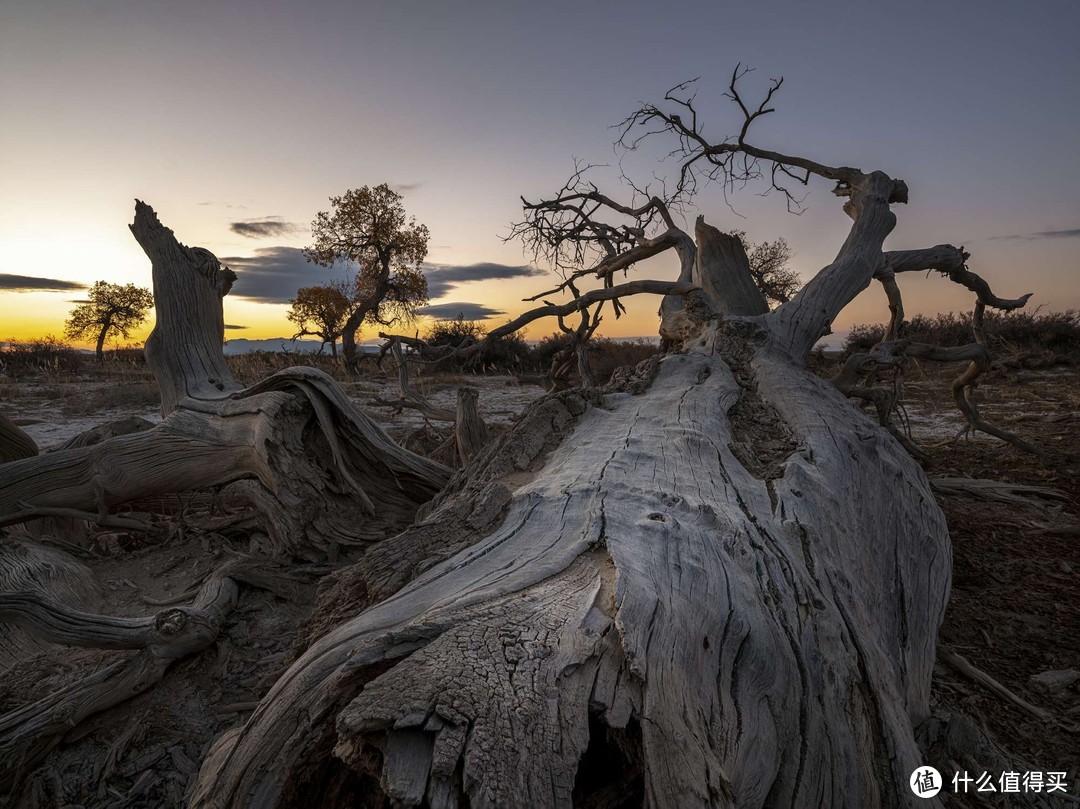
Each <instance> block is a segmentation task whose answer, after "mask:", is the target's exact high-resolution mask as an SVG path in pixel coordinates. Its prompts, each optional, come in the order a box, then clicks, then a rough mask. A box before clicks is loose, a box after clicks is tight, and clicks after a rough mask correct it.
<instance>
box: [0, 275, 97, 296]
mask: <svg viewBox="0 0 1080 809" xmlns="http://www.w3.org/2000/svg"><path fill="white" fill-rule="evenodd" d="M75 289H86V284H78V283H75V282H74V281H61V280H60V279H58V278H39V277H37V276H35V275H11V274H9V273H0V290H2V291H4V292H71V291H72V290H75Z"/></svg>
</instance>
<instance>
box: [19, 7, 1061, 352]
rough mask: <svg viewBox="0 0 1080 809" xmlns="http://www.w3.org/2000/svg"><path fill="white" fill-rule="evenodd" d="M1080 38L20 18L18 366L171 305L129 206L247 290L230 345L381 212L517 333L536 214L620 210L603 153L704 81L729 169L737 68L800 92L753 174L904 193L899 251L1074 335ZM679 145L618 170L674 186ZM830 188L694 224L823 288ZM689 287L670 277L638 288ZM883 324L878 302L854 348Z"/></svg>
mask: <svg viewBox="0 0 1080 809" xmlns="http://www.w3.org/2000/svg"><path fill="white" fill-rule="evenodd" d="M1078 26H1080V4H1077V3H1075V2H1071V1H1070V2H1056V1H1055V0H1046V1H1045V2H1040V1H1039V0H1034V1H1033V2H1031V3H1027V4H1024V5H1023V6H1021V4H1018V3H1016V2H1000V1H999V0H971V1H970V2H969V1H968V0H953V1H951V2H944V1H943V0H936V1H935V2H921V0H913V1H912V2H905V3H889V4H882V3H865V2H860V3H856V2H840V1H839V0H829V1H827V2H822V1H821V0H819V1H818V2H814V3H807V2H801V1H800V2H758V3H746V2H739V3H732V2H726V0H711V2H667V3H657V2H647V3H639V2H636V1H635V0H620V2H606V1H605V0H601V1H598V2H580V0H577V2H563V1H562V0H545V2H543V3H538V2H515V1H514V0H500V1H499V2H459V3H447V2H435V1H425V2H419V1H417V2H411V1H410V0H397V2H274V0H268V1H260V2H230V3H220V2H203V1H202V0H185V2H183V3H177V2H156V1H155V0H137V2H129V0H97V1H96V2H75V1H74V0H70V1H69V2H56V1H55V0H33V1H32V2H24V1H23V0H5V2H4V3H3V4H2V5H0V339H7V338H11V337H14V338H16V339H29V338H33V337H39V336H42V335H44V334H48V333H53V334H60V333H61V332H62V331H63V321H64V319H65V318H66V316H67V313H68V312H69V311H70V309H71V308H72V306H73V303H72V301H77V300H79V299H80V295H81V291H82V289H83V288H84V287H87V286H89V285H91V284H92V283H94V282H95V281H97V280H107V281H110V282H114V283H128V282H133V283H136V284H140V285H145V286H149V285H150V264H149V260H148V259H147V258H146V257H145V255H144V254H143V253H142V252H141V250H140V249H139V247H138V245H137V244H136V243H135V241H134V239H133V238H132V237H131V234H130V232H129V231H128V229H127V225H128V223H130V222H131V221H132V216H133V210H134V200H135V199H136V198H138V199H142V200H144V201H146V202H148V203H149V204H151V205H152V206H153V207H154V208H155V209H156V210H157V212H158V214H159V215H160V217H161V219H162V221H163V222H164V223H165V224H166V225H168V226H169V227H171V228H172V229H173V230H174V231H175V232H176V234H177V236H178V238H179V239H180V240H181V241H182V242H184V243H186V244H189V245H197V246H202V247H205V248H207V249H209V250H211V251H213V252H214V253H215V254H216V255H218V256H219V257H221V258H222V260H223V261H225V262H226V263H227V264H229V265H230V266H231V267H233V268H234V269H235V270H236V271H237V272H238V274H239V280H238V281H237V283H236V286H235V287H234V289H233V292H232V294H230V295H229V297H228V298H226V300H225V320H226V323H228V324H230V326H234V327H237V328H234V329H232V330H230V331H228V332H227V336H228V337H241V336H242V337H249V338H268V337H279V336H282V335H287V334H291V332H292V331H293V329H292V327H291V324H289V323H288V322H287V321H286V319H285V312H286V310H287V304H286V302H287V301H288V299H289V298H290V297H292V296H293V294H294V293H295V290H296V289H297V288H298V287H301V286H308V285H311V284H317V283H323V282H326V281H328V280H330V278H331V274H330V273H329V272H328V271H327V270H325V269H323V268H320V267H318V266H315V265H311V264H308V263H306V262H305V261H304V260H303V257H302V254H301V252H300V250H301V248H303V247H304V246H305V245H306V244H308V243H309V241H310V230H309V228H310V224H311V221H312V219H314V217H315V215H316V213H317V212H318V211H320V210H327V209H328V208H329V203H328V198H329V197H331V196H336V195H340V194H342V193H344V191H345V190H346V189H349V188H357V187H360V186H363V185H376V184H378V183H382V182H386V183H389V184H391V185H392V186H393V187H394V188H396V189H397V190H398V191H399V192H400V193H401V194H402V195H403V196H404V203H405V207H406V209H407V210H408V212H409V213H411V214H413V215H415V216H416V218H417V220H418V221H420V222H422V223H424V224H426V225H427V226H428V227H429V229H430V231H431V242H430V250H429V255H428V262H429V265H430V266H429V279H430V282H431V291H432V307H433V309H432V310H431V312H432V314H433V315H435V316H451V317H452V316H454V315H456V314H457V313H458V312H462V313H464V314H466V315H467V316H486V317H487V318H488V320H487V321H486V323H487V325H488V326H495V325H498V324H499V323H501V322H504V321H505V320H507V319H509V318H510V317H511V316H513V315H516V314H518V313H519V312H521V311H523V310H524V309H526V308H528V306H529V305H528V304H525V303H522V302H521V298H523V297H525V296H527V295H529V294H533V293H536V292H539V291H541V290H543V289H545V288H547V287H550V286H551V285H552V283H553V281H555V280H557V278H556V277H555V276H554V275H553V274H552V273H551V272H550V270H549V268H547V267H546V266H545V265H543V264H536V263H535V262H533V260H532V256H530V255H526V254H523V251H522V246H521V244H520V243H515V242H506V241H504V237H505V236H506V235H507V232H508V229H509V225H510V223H511V222H512V221H514V220H515V219H518V218H520V216H521V200H520V197H521V196H525V197H526V198H528V199H536V198H538V197H542V196H548V195H551V194H552V193H554V192H555V191H557V190H558V188H559V187H560V186H561V185H562V183H563V182H564V180H565V179H566V177H567V176H568V175H569V173H570V171H571V169H572V167H573V161H574V159H579V160H583V161H586V162H590V163H596V164H608V167H607V168H604V167H603V166H601V168H599V169H598V170H597V172H596V175H597V181H598V182H599V184H600V185H601V186H602V188H603V190H605V191H606V192H608V193H610V194H611V195H612V196H619V197H620V198H625V199H629V189H627V188H626V187H625V186H622V185H620V184H619V179H618V173H619V172H618V166H619V163H618V161H619V155H618V154H616V153H615V151H614V150H613V148H612V141H613V140H614V139H615V138H616V136H617V133H616V131H615V130H614V129H612V126H613V125H615V124H617V123H618V122H619V121H620V120H622V119H623V118H624V117H625V116H627V115H628V114H630V113H631V112H633V111H634V110H635V109H636V108H637V106H638V105H639V104H640V103H641V102H650V101H659V100H661V99H662V97H663V94H664V92H665V91H666V90H667V89H668V88H669V87H671V86H673V85H675V84H677V83H679V82H681V81H684V80H686V79H691V78H695V77H700V81H699V83H698V84H699V91H698V105H699V113H700V115H701V118H702V120H703V121H704V122H705V126H706V132H707V133H708V134H710V135H713V136H715V138H716V140H720V139H722V138H723V137H724V136H725V135H728V134H731V133H732V132H734V131H735V130H736V129H737V126H738V124H739V122H740V121H739V118H738V113H737V109H736V108H734V107H733V105H732V104H731V103H730V102H729V101H728V100H726V99H725V98H723V95H722V94H723V92H724V90H725V89H726V86H727V82H728V78H729V76H730V73H731V71H732V69H733V67H734V66H735V65H736V64H737V63H740V62H741V63H743V64H745V65H750V66H752V67H753V68H755V72H754V73H752V74H750V75H749V76H748V77H747V83H746V89H747V91H749V92H753V91H754V90H760V89H761V88H762V87H764V86H765V84H766V82H767V81H768V80H769V79H770V78H775V77H779V76H783V77H784V79H785V82H784V86H783V89H782V90H781V92H780V93H779V95H778V96H777V97H776V99H775V102H776V103H775V106H776V108H777V112H776V113H774V114H772V115H770V116H768V117H767V118H764V119H762V120H761V121H760V122H758V123H757V124H755V132H756V134H755V135H754V137H753V138H752V140H754V141H755V142H756V143H757V144H758V145H760V146H762V147H766V148H774V149H777V150H779V151H784V152H788V153H795V154H801V155H804V156H806V157H810V158H812V159H815V160H819V161H821V162H823V163H827V164H832V165H852V166H857V167H859V168H862V169H864V170H867V171H869V170H873V169H881V170H883V171H885V172H887V173H889V174H890V175H891V176H894V177H898V178H902V179H904V180H906V181H907V183H908V186H909V188H910V203H909V204H908V205H906V206H895V210H896V213H897V217H898V225H897V227H896V229H895V230H894V231H893V234H892V235H891V236H890V238H889V240H888V241H887V242H886V248H887V249H901V248H916V247H925V246H930V245H934V244H939V243H946V242H947V243H952V244H957V245H960V244H962V245H964V246H965V247H966V248H967V249H968V250H969V251H970V252H971V253H972V259H971V262H970V265H969V266H970V268H971V269H972V270H974V271H975V272H978V273H980V274H981V275H983V276H984V277H985V278H987V279H988V280H989V281H990V282H991V284H992V286H993V287H994V290H995V292H997V293H998V294H999V295H1001V296H1003V297H1014V296H1019V295H1020V294H1022V293H1025V292H1033V293H1035V294H1034V297H1033V298H1032V300H1031V303H1030V304H1029V305H1030V306H1042V307H1044V308H1045V309H1049V310H1063V309H1068V308H1080V276H1078V270H1080V159H1078V156H1077V153H1076V143H1077V138H1078V134H1080V103H1078V102H1080V89H1078V88H1080V49H1078V48H1077V47H1076V44H1075V32H1076V30H1078ZM671 145H672V144H670V143H668V142H665V141H660V140H658V141H656V143H655V144H653V145H652V146H650V147H649V149H650V151H647V152H643V153H639V154H635V155H633V156H631V158H630V159H629V160H628V161H626V162H624V163H623V164H622V167H623V169H624V170H625V171H626V172H627V173H628V174H630V175H631V176H632V177H633V179H635V180H636V181H637V182H639V183H644V182H648V181H649V180H650V178H653V177H661V178H663V177H665V176H666V177H669V178H670V177H673V176H674V173H675V169H674V166H673V165H672V164H670V163H665V162H662V161H661V160H660V157H662V156H663V154H664V153H665V152H666V149H665V148H664V147H665V146H667V147H668V148H670V146H671ZM829 188H830V185H829V184H828V183H826V182H825V181H816V182H814V181H811V185H810V187H809V189H808V190H809V196H808V197H807V199H806V201H805V207H806V209H805V211H804V212H803V213H802V214H801V215H799V216H795V215H791V214H789V213H788V212H787V210H786V208H785V205H784V201H783V199H782V198H780V197H778V196H777V195H775V194H774V195H769V196H761V195H760V192H761V191H762V190H764V189H763V188H760V187H748V188H745V189H740V190H737V191H736V192H735V193H734V194H732V195H729V197H728V199H726V200H725V198H724V195H723V194H721V193H720V189H718V188H715V187H714V188H709V189H706V190H704V191H703V192H702V193H700V194H699V196H698V197H697V198H696V199H695V200H694V203H693V205H692V206H691V207H690V208H689V209H688V210H687V212H686V216H687V223H688V225H689V226H691V227H692V224H693V219H694V217H695V216H696V215H697V214H698V213H701V214H704V216H705V218H706V221H708V222H710V223H711V224H714V225H716V226H717V227H719V228H721V229H722V230H730V229H733V228H738V229H741V230H744V231H746V232H747V234H748V237H749V238H750V240H751V241H754V242H759V241H763V240H772V239H775V238H777V237H781V236H782V237H784V238H785V239H786V240H787V241H788V243H789V244H790V245H791V247H792V250H793V259H792V266H793V268H794V269H795V270H797V271H798V272H799V273H800V274H801V275H802V276H803V277H804V278H809V277H811V276H812V275H813V274H814V273H815V272H817V271H818V270H819V269H820V268H821V267H823V266H825V265H826V264H828V262H829V261H830V260H831V259H832V257H833V256H834V255H835V254H836V251H837V250H838V249H839V247H840V245H841V243H842V242H843V239H844V237H845V235H846V232H847V229H848V226H849V224H850V221H849V220H848V219H847V217H846V216H845V215H844V214H843V212H842V210H841V208H840V204H839V203H838V201H837V200H836V198H834V197H833V196H832V195H831V194H830V193H829ZM675 272H676V267H675V263H674V261H673V259H672V258H670V257H664V258H660V259H657V260H655V261H652V262H648V263H645V264H642V265H639V266H638V267H637V268H635V269H634V270H632V271H631V277H639V278H644V277H657V278H671V277H674V275H675ZM901 283H902V288H903V290H904V295H905V304H906V308H907V310H908V312H909V314H911V313H915V312H920V311H921V312H928V313H935V312H940V311H954V310H955V311H959V310H967V309H970V307H971V304H972V300H971V296H970V293H968V292H967V291H966V290H963V289H961V288H959V287H956V286H955V285H952V284H950V283H949V282H948V281H947V280H944V279H942V278H940V277H938V276H936V275H933V276H931V277H923V276H921V275H919V276H917V277H908V276H905V277H903V278H902V279H901ZM656 308H657V301H656V300H655V299H649V300H643V299H639V300H636V301H634V302H633V303H632V304H631V306H630V311H629V313H628V314H627V315H625V316H624V317H623V318H622V319H621V320H619V321H615V320H614V319H611V318H608V319H606V320H605V322H604V324H603V326H602V327H601V332H602V333H603V334H605V335H607V336H623V337H625V336H648V335H655V334H656V327H657V319H656V315H655V312H656ZM886 315H887V309H886V306H885V301H884V296H883V294H882V292H881V291H880V289H877V288H871V289H869V290H867V291H866V292H864V293H863V294H862V295H861V296H860V297H859V298H858V299H857V300H856V301H854V302H853V303H852V304H851V306H849V307H848V309H847V310H845V311H844V313H842V314H841V316H840V318H839V319H838V321H837V322H836V324H834V328H835V329H837V330H844V329H846V328H848V327H849V326H850V325H851V324H853V323H865V322H877V321H881V320H883V319H884V318H885V317H886ZM151 322H152V321H151ZM149 325H150V324H149V323H148V324H147V328H146V329H144V330H142V331H141V332H139V333H137V334H135V335H133V336H134V338H135V339H141V338H142V337H144V336H145V334H146V333H147V331H148V328H149ZM554 329H555V324H554V323H546V322H542V323H539V324H536V325H535V326H534V327H533V329H532V330H531V332H530V333H529V335H528V336H530V337H539V336H542V335H543V334H546V333H549V332H551V331H553V330H554ZM364 336H365V337H373V336H374V335H364Z"/></svg>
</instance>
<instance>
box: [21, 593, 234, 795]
mask: <svg viewBox="0 0 1080 809" xmlns="http://www.w3.org/2000/svg"><path fill="white" fill-rule="evenodd" d="M236 598H237V587H236V584H235V583H234V582H233V581H232V580H231V579H228V578H213V579H211V580H210V581H208V582H207V583H206V584H205V585H203V587H202V590H201V591H200V592H199V594H198V596H197V597H196V599H195V601H194V603H193V604H192V605H191V606H190V607H186V608H171V609H167V610H163V611H162V612H159V613H157V614H156V615H154V616H151V617H147V618H113V617H110V616H105V615H95V614H91V613H84V612H80V611H77V610H74V609H72V608H71V607H69V606H67V604H64V603H61V602H58V601H56V600H55V599H54V598H52V597H51V596H50V595H48V594H45V593H43V592H41V591H38V590H22V591H16V592H4V593H0V621H3V622H5V623H8V624H14V625H15V626H19V627H21V628H22V629H24V630H25V631H27V632H29V633H30V634H32V635H34V636H35V637H39V638H42V639H44V640H46V641H49V642H51V643H58V644H62V645H68V646H83V647H89V648H92V649H138V650H139V653H138V654H137V655H135V656H134V657H132V658H130V659H128V660H126V661H121V662H117V663H113V664H112V665H110V666H107V667H106V668H103V669H101V670H99V671H97V672H95V673H94V674H92V675H90V676H89V677H86V678H85V679H83V680H80V681H78V682H76V683H74V684H73V685H71V686H69V687H67V688H65V689H62V690H60V691H57V692H54V693H52V694H50V695H49V696H47V697H44V698H43V699H41V700H38V701H37V702H35V703H32V704H30V705H26V706H24V707H22V708H18V709H16V710H14V711H11V712H10V713H7V714H4V715H3V716H0V791H2V792H5V793H10V792H11V791H13V788H14V786H15V785H16V784H17V783H18V782H19V781H20V780H21V779H22V778H23V777H24V776H25V775H26V774H27V773H28V772H29V771H30V770H31V769H33V767H34V766H35V765H36V764H37V763H38V762H39V761H41V759H42V758H44V757H45V756H46V755H48V753H49V751H50V750H52V748H54V747H55V746H56V745H57V744H59V743H60V742H61V741H62V740H63V738H64V736H65V735H66V734H67V733H68V732H69V731H71V730H72V729H73V728H75V727H76V726H77V725H79V724H80V723H81V722H82V721H83V720H84V719H86V718H87V717H89V716H92V715H93V714H95V713H99V712H101V711H104V710H107V709H109V708H111V707H112V706H114V705H117V704H119V703H121V702H124V701H126V700H128V699H130V698H131V697H133V696H135V695H136V694H140V693H142V692H143V691H145V690H146V689H148V688H150V687H152V686H153V685H154V684H155V683H156V682H157V681H158V680H160V679H161V678H162V676H164V674H165V671H166V670H167V669H168V667H169V666H170V665H171V664H172V663H174V662H176V661H177V660H179V659H181V658H183V657H186V656H188V655H191V654H195V653H197V652H200V651H202V650H203V649H205V648H206V647H207V646H209V645H210V644H211V643H213V642H214V639H215V638H216V637H217V635H218V632H219V631H220V630H221V625H222V623H223V621H224V618H225V616H226V615H227V614H228V613H229V611H230V610H231V609H232V608H233V607H234V606H235V605H236Z"/></svg>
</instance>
